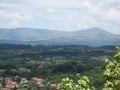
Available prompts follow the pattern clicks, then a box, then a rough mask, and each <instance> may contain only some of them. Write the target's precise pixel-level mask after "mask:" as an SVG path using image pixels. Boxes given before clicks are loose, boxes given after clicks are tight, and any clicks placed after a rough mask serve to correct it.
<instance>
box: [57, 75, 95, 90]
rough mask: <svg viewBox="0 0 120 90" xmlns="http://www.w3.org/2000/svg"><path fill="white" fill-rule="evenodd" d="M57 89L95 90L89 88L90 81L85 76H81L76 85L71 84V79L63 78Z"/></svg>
mask: <svg viewBox="0 0 120 90" xmlns="http://www.w3.org/2000/svg"><path fill="white" fill-rule="evenodd" d="M58 88H59V89H63V90H95V88H94V87H91V86H90V80H89V78H88V77H87V76H82V77H81V78H80V79H79V80H78V81H77V83H75V82H73V80H72V79H69V78H64V79H63V80H62V82H61V83H60V84H59V85H58Z"/></svg>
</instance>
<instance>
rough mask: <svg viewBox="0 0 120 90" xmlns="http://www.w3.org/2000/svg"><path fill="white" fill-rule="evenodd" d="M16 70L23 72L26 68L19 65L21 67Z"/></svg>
mask: <svg viewBox="0 0 120 90" xmlns="http://www.w3.org/2000/svg"><path fill="white" fill-rule="evenodd" d="M18 70H19V71H22V72H25V71H27V68H22V67H21V68H19V69H18Z"/></svg>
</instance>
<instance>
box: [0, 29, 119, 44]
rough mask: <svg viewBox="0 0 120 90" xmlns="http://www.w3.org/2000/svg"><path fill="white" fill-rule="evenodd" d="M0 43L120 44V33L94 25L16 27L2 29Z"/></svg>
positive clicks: (0, 30)
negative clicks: (83, 27)
mask: <svg viewBox="0 0 120 90" xmlns="http://www.w3.org/2000/svg"><path fill="white" fill-rule="evenodd" d="M0 43H10V44H32V45H36V44H41V45H90V46H103V45H119V44H120V35H115V34H112V33H109V32H106V31H105V30H103V29H100V28H97V27H94V28H89V29H86V30H78V31H71V32H66V31H55V30H48V29H34V28H16V29H6V28H3V29H2V28H1V29H0Z"/></svg>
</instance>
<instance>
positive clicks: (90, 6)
mask: <svg viewBox="0 0 120 90" xmlns="http://www.w3.org/2000/svg"><path fill="white" fill-rule="evenodd" d="M83 7H85V8H87V9H88V10H90V11H91V12H92V13H93V12H94V13H96V12H97V11H98V10H99V7H98V6H96V5H94V4H92V2H90V1H85V2H84V3H83Z"/></svg>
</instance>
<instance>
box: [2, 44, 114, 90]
mask: <svg viewBox="0 0 120 90" xmlns="http://www.w3.org/2000/svg"><path fill="white" fill-rule="evenodd" d="M114 54H115V46H101V47H90V46H83V45H80V46H74V45H70V46H41V45H36V46H31V45H16V44H0V77H12V78H13V79H14V77H15V76H19V77H20V78H27V80H31V78H32V77H38V78H42V79H43V80H44V84H45V85H47V84H49V83H56V84H58V83H59V82H61V80H62V78H65V77H69V78H72V79H73V80H74V81H76V80H78V78H80V77H81V76H82V75H86V76H88V77H89V78H90V80H91V83H90V84H91V85H93V86H95V87H96V88H97V90H101V88H102V87H103V86H104V85H103V82H104V79H103V71H104V70H105V64H104V60H105V59H106V58H109V59H111V58H112V57H113V55H114ZM0 82H1V86H3V87H4V84H3V83H4V81H3V80H0ZM17 82H20V80H19V79H18V80H17ZM48 88H49V87H48ZM21 90H24V89H21ZM27 90H29V89H27ZM34 90H39V89H34ZM40 90H54V89H51V88H49V89H40Z"/></svg>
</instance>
